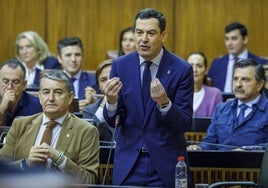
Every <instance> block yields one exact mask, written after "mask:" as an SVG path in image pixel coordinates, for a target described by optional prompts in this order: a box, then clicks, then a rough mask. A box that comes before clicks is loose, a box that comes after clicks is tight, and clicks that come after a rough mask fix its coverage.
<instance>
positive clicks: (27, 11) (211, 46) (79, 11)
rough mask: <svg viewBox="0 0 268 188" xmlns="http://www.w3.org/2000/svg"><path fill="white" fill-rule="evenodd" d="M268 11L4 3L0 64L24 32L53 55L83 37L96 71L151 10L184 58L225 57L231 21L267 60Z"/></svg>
mask: <svg viewBox="0 0 268 188" xmlns="http://www.w3.org/2000/svg"><path fill="white" fill-rule="evenodd" d="M267 6H268V1H266V0H255V1H253V0H228V1H226V0H217V1H215V0H146V1H144V0H135V1H133V0H124V1H122V0H77V1H73V0H38V1H36V0H0V21H1V22H0V30H1V46H0V54H1V56H0V61H1V62H2V61H4V60H5V59H7V58H11V57H13V56H14V42H15V37H16V36H17V35H18V34H19V33H20V32H22V31H25V30H35V31H37V32H38V33H39V34H40V35H41V36H42V37H43V38H44V39H45V41H46V42H47V43H48V46H49V48H50V50H51V52H52V53H54V54H57V50H56V45H57V41H58V40H59V39H60V38H62V37H65V36H79V37H80V38H81V39H82V40H83V43H84V49H85V61H84V64H83V69H95V68H96V67H97V65H98V64H99V63H100V62H101V61H102V60H104V59H105V54H106V51H107V50H111V49H117V48H118V40H119V33H120V31H121V30H122V29H124V28H125V27H128V26H131V25H133V21H134V17H135V15H136V14H137V12H138V11H139V10H140V9H143V8H146V7H153V8H156V9H159V10H161V11H162V12H163V13H164V14H165V16H166V18H167V29H168V38H167V40H166V42H165V46H166V47H167V48H168V49H169V50H170V51H172V52H174V53H176V54H178V55H179V56H181V57H183V58H186V57H187V55H188V54H189V53H190V52H192V51H196V50H200V51H203V52H204V53H205V54H206V55H207V57H208V60H209V62H210V61H211V60H212V59H213V58H215V57H218V56H219V55H222V54H225V53H226V50H225V46H224V26H225V25H226V24H228V23H230V22H232V21H241V22H243V23H244V24H245V25H246V26H247V27H248V31H249V44H248V47H249V49H250V51H252V52H254V53H256V54H258V55H260V56H268V52H267V49H268V36H267V35H268V33H267V32H266V31H267V30H268V23H267V18H268V11H265V10H264V7H267Z"/></svg>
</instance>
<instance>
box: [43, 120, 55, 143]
mask: <svg viewBox="0 0 268 188" xmlns="http://www.w3.org/2000/svg"><path fill="white" fill-rule="evenodd" d="M57 124H58V123H57V122H56V121H53V120H51V121H49V122H48V123H47V126H46V130H45V132H44V134H43V137H42V139H41V143H40V144H42V143H44V142H45V143H47V144H48V145H50V144H51V139H52V129H53V128H54V127H55V126H56V125H57Z"/></svg>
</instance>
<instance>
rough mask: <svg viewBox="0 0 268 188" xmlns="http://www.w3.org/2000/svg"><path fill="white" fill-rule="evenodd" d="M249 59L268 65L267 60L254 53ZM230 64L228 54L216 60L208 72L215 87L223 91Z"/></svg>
mask: <svg viewBox="0 0 268 188" xmlns="http://www.w3.org/2000/svg"><path fill="white" fill-rule="evenodd" d="M248 58H250V59H254V60H255V61H257V62H258V63H260V64H262V65H263V64H265V63H267V60H265V59H262V58H260V57H258V56H256V55H254V54H252V53H248ZM228 62H229V55H228V54H227V55H225V56H223V57H220V58H217V59H214V60H213V61H212V63H211V66H210V68H209V71H208V77H210V78H211V79H212V83H213V86H214V87H217V88H219V89H220V90H221V91H224V86H225V80H226V74H227V66H228Z"/></svg>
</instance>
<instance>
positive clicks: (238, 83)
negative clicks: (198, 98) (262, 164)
mask: <svg viewBox="0 0 268 188" xmlns="http://www.w3.org/2000/svg"><path fill="white" fill-rule="evenodd" d="M265 81H266V78H265V73H264V69H263V67H262V66H261V65H260V64H258V63H257V62H256V61H255V60H252V59H245V60H242V61H240V62H238V63H237V64H236V65H235V71H234V77H233V93H234V95H235V98H234V99H231V100H229V101H227V102H225V103H222V104H219V105H218V106H217V108H216V111H215V113H214V115H213V118H212V121H211V124H210V126H209V128H208V130H207V135H206V137H205V138H204V139H203V140H202V142H201V143H200V144H199V145H198V146H197V145H191V146H189V147H188V150H233V149H234V150H236V149H256V148H259V149H265V147H266V145H267V141H268V100H267V98H266V96H265V94H264V92H263V88H264V85H265Z"/></svg>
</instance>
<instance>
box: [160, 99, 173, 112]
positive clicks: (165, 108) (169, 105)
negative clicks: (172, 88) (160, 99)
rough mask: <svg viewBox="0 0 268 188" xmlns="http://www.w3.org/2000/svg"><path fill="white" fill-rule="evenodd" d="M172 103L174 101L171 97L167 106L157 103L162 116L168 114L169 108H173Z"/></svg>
mask: <svg viewBox="0 0 268 188" xmlns="http://www.w3.org/2000/svg"><path fill="white" fill-rule="evenodd" d="M171 105H172V102H171V101H170V100H169V99H168V105H167V106H165V107H162V108H160V107H159V106H158V105H157V107H158V109H159V111H160V113H161V115H162V116H164V115H166V114H167V112H168V111H169V109H170V108H171Z"/></svg>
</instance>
